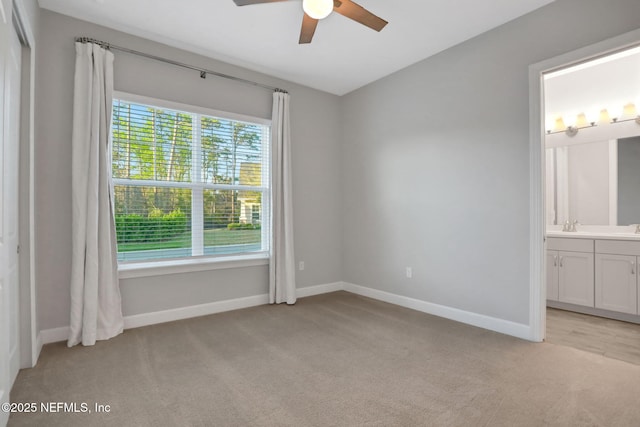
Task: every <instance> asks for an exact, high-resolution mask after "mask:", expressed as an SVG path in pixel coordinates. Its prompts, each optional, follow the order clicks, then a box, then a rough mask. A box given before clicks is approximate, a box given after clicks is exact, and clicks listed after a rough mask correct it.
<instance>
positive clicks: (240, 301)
mask: <svg viewBox="0 0 640 427" xmlns="http://www.w3.org/2000/svg"><path fill="white" fill-rule="evenodd" d="M342 289H344V284H343V283H342V282H336V283H327V284H323V285H316V286H307V287H304V288H299V289H297V291H296V296H297V297H298V298H304V297H308V296H312V295H319V294H325V293H329V292H335V291H340V290H342ZM268 303H269V295H267V294H263V295H253V296H250V297H244V298H234V299H230V300H224V301H215V302H210V303H207V304H199V305H192V306H188V307H180V308H174V309H170V310H162V311H155V312H151V313H143V314H134V315H132V316H125V318H124V328H125V329H132V328H139V327H142V326H149V325H156V324H158V323H165V322H173V321H175V320H183V319H189V318H192V317H199V316H207V315H209V314H216V313H222V312H225V311H231V310H239V309H241V308H249V307H255V306H258V305H264V304H268ZM68 337H69V327H68V326H63V327H61V328H53V329H44V330H42V331H40V334H39V335H38V340H39V344H38V346H39V347H38V355H39V354H40V350H41V349H42V346H43V345H44V344H50V343H54V342H59V341H66V340H67V338H68Z"/></svg>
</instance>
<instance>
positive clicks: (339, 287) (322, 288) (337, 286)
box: [296, 282, 344, 298]
mask: <svg viewBox="0 0 640 427" xmlns="http://www.w3.org/2000/svg"><path fill="white" fill-rule="evenodd" d="M343 290H344V282H334V283H326V284H324V285H316V286H307V287H304V288H298V289H296V296H297V297H298V298H304V297H311V296H314V295H320V294H328V293H330V292H337V291H343Z"/></svg>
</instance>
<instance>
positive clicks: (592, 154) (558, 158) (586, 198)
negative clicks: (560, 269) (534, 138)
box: [546, 136, 640, 225]
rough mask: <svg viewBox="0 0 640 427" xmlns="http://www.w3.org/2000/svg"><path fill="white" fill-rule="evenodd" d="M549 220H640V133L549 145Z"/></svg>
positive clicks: (613, 222) (628, 222)
mask: <svg viewBox="0 0 640 427" xmlns="http://www.w3.org/2000/svg"><path fill="white" fill-rule="evenodd" d="M546 203H547V224H549V225H554V224H564V222H565V221H574V220H577V221H578V222H579V223H580V224H583V225H631V224H640V136H634V137H631V138H621V139H612V140H607V141H599V142H590V143H586V144H576V145H570V146H564V147H556V148H547V149H546Z"/></svg>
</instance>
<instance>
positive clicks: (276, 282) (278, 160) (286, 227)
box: [269, 91, 296, 304]
mask: <svg viewBox="0 0 640 427" xmlns="http://www.w3.org/2000/svg"><path fill="white" fill-rule="evenodd" d="M271 144H272V158H271V167H272V188H271V191H272V215H271V221H272V232H273V241H272V248H271V262H270V264H269V302H270V303H271V304H274V303H275V304H280V303H283V302H286V303H287V304H295V302H296V278H295V257H294V252H293V202H292V194H291V130H290V124H289V94H288V93H283V92H280V91H277V92H275V93H274V94H273V111H272V119H271Z"/></svg>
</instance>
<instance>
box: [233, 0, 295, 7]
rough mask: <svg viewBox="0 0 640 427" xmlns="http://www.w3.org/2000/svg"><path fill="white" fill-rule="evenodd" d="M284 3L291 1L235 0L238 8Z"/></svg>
mask: <svg viewBox="0 0 640 427" xmlns="http://www.w3.org/2000/svg"><path fill="white" fill-rule="evenodd" d="M283 1H289V0H233V2H234V3H235V4H236V6H250V5H252V4H260V3H279V2H283Z"/></svg>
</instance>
